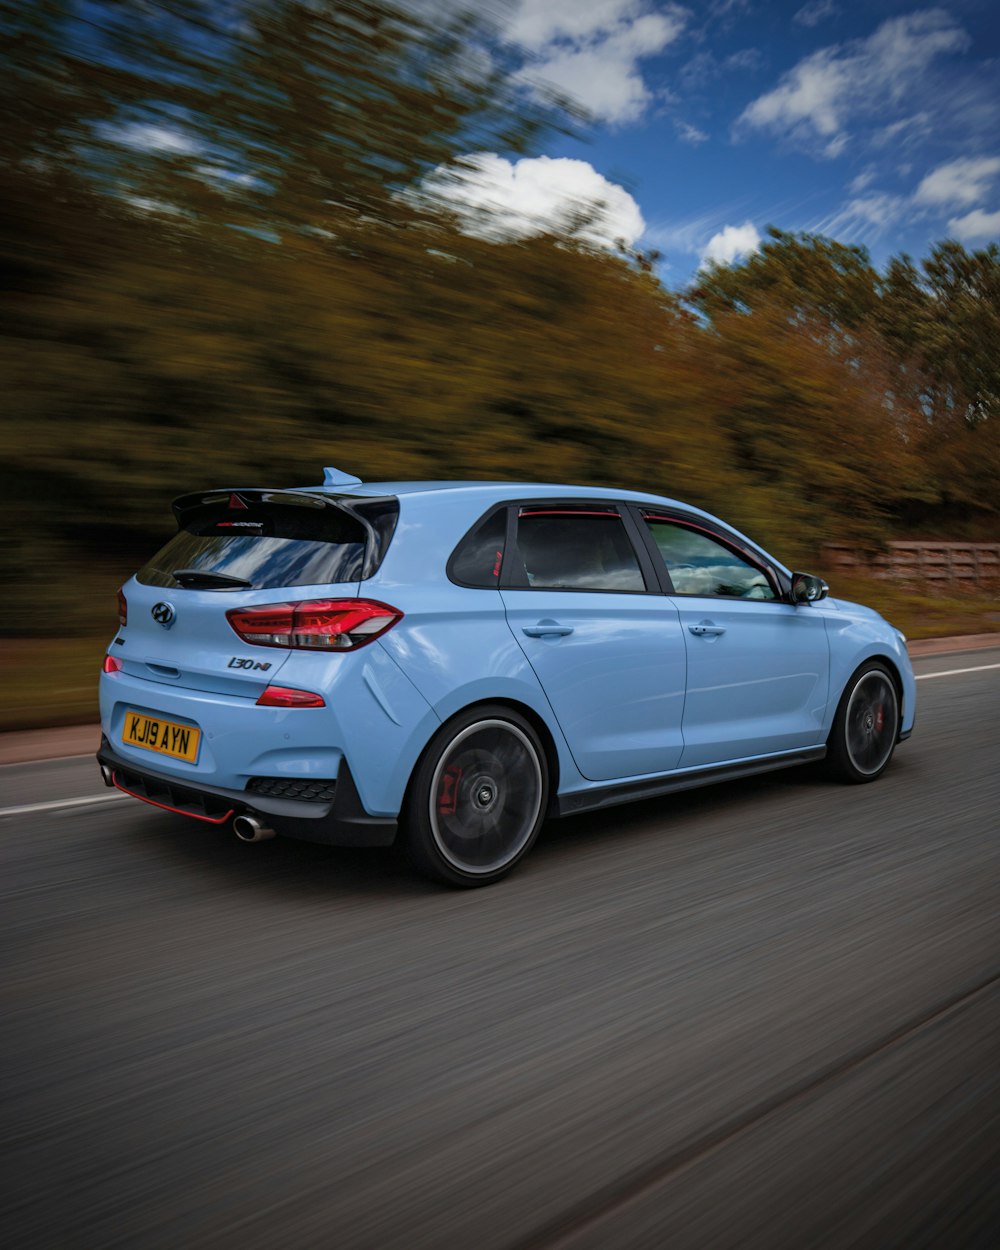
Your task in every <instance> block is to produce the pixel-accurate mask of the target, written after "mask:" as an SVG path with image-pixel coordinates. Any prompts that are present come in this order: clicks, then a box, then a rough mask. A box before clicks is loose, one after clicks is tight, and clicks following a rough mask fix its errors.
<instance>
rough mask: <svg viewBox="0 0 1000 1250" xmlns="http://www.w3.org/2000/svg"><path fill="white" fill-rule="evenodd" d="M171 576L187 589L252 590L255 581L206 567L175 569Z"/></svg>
mask: <svg viewBox="0 0 1000 1250" xmlns="http://www.w3.org/2000/svg"><path fill="white" fill-rule="evenodd" d="M170 576H171V577H172V578H173V579H174V581H175V582H180V584H181V585H182V586H184V587H185V588H186V589H187V590H252V589H253V582H248V581H247V580H246V578H245V577H230V576H229V574H228V573H209V572H208V571H207V570H205V569H174V570H173V572H172V573H171V574H170Z"/></svg>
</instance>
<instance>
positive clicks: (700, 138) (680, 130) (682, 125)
mask: <svg viewBox="0 0 1000 1250" xmlns="http://www.w3.org/2000/svg"><path fill="white" fill-rule="evenodd" d="M674 128H675V129H676V131H677V138H678V139H680V140H681V142H682V143H690V144H691V145H692V147H697V146H698V144H699V143H705V142H706V140H707V139H708V137H709V136H708V135H707V134H706V133H705V131H704V130H699V129H698V127H697V126H692V125H691V123H690V122H684V121H680V120H679V119H678V120H677V121H675V122H674Z"/></svg>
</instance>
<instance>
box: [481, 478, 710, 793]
mask: <svg viewBox="0 0 1000 1250" xmlns="http://www.w3.org/2000/svg"><path fill="white" fill-rule="evenodd" d="M513 523H514V525H515V526H516V530H515V534H514V541H513V544H512V551H511V556H510V557H509V558H505V560H504V566H503V575H502V578H501V595H502V598H503V602H504V606H505V608H506V611H507V621H508V624H509V625H510V628H511V630H512V631H513V634H514V637H515V638H516V639H517V642H518V644H519V645H520V647H521V648H522V650H523V651H524V654H525V655H526V656H527V658H528V661H529V663H530V664H531V666H532V668H533V670H534V672H535V674H536V676H537V677H538V680H539V682H540V684H541V686H542V688H543V690H544V691H545V694H546V696H547V698H548V700H549V703H550V704H551V706H552V709H553V712H554V713H555V716H556V719H557V720H558V722H559V725H560V728H561V729H562V731H563V734H564V735H565V737H566V741H567V743H568V745H569V748H570V751H571V752H572V754H573V759H574V761H575V762H576V765H577V767H578V768H579V770H580V772H581V773H582V774H583V776H584V777H587V778H589V779H591V780H593V781H609V780H613V779H616V778H625V777H635V776H641V775H643V774H646V773H660V772H665V771H667V770H669V769H671V768H674V767H675V766H676V765H677V762H678V760H679V759H680V754H681V748H682V746H683V742H682V739H681V716H682V712H683V706H684V681H685V650H684V641H683V639H682V637H681V629H680V621H679V616H678V612H677V608H676V607H675V606H674V604H673V603H671V601H670V600H669V599H667V598H665V597H664V596H663V594H662V593H660V590H659V587H658V586H657V585H656V583H655V580H654V577H653V574H652V565H651V562H650V561H649V560H648V556H647V555H646V553H645V552H644V551H643V550H642V548H641V545H640V544H637V543H635V542H634V541H633V537H632V535H633V534H634V531H633V530H632V529H631V525H630V524H629V521H628V520H627V519H626V518H625V517H624V516H623V515H622V513H621V512H620V511H619V509H618V508H617V507H616V506H615V505H614V504H613V503H612V504H609V503H608V502H607V501H599V502H595V503H588V502H581V503H579V504H576V503H574V504H566V503H565V502H563V501H543V502H541V503H531V504H524V505H520V506H516V507H515V509H514V520H513Z"/></svg>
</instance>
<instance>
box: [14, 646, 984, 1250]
mask: <svg viewBox="0 0 1000 1250" xmlns="http://www.w3.org/2000/svg"><path fill="white" fill-rule="evenodd" d="M990 666H992V667H990ZM916 667H917V672H918V674H919V675H920V676H921V678H922V680H921V681H920V683H919V686H918V689H919V697H920V708H919V713H918V717H917V729H916V733H915V734H914V737H913V738H912V740H911V741H910V742H908V743H905V744H904V745H903V746H902V747H901V748H900V749H899V751H898V752H897V755H896V758H895V762H894V763H893V765H892V767H891V768H890V770H889V772H888V773H887V774H886V776H885V777H884V778H883V779H882V780H881V781H879V782H878V783H877V784H875V785H872V786H860V787H845V786H838V785H833V784H830V783H828V782H826V781H825V780H824V779H823V778H822V776H821V775H820V774H819V773H818V772H817V771H815V770H808V771H807V770H793V771H789V772H787V773H778V774H773V775H771V776H769V777H764V778H760V779H755V780H750V781H746V782H742V783H739V784H734V785H729V786H725V787H716V788H713V789H709V790H703V791H695V792H690V793H687V794H683V795H680V796H676V797H673V798H669V799H663V800H656V801H652V802H647V803H643V804H640V805H637V806H632V807H622V808H617V809H613V810H611V811H608V812H605V813H599V814H596V815H591V816H588V817H586V818H579V819H575V820H572V821H567V822H563V823H561V824H558V823H557V824H551V825H549V826H548V827H547V829H546V830H545V831H544V832H543V835H542V838H541V840H540V842H539V844H538V846H537V847H536V849H535V850H534V851H533V852H532V854H531V856H530V857H529V858H528V860H527V861H526V862H525V864H524V865H523V867H522V868H521V869H520V870H519V871H518V872H517V873H515V874H514V875H513V876H512V877H511V878H510V879H509V880H507V881H506V882H504V883H503V884H501V885H498V886H495V887H492V888H489V889H486V890H480V891H469V892H462V893H454V892H449V891H448V890H445V889H437V888H435V887H433V886H430V885H428V884H426V883H424V882H423V881H420V880H419V879H416V878H414V877H412V876H411V875H409V873H408V871H407V870H406V868H405V867H404V866H403V865H402V864H401V863H400V862H399V861H398V860H397V858H396V857H395V855H394V854H393V853H391V852H381V851H378V852H374V851H373V852H346V851H337V850H332V849H326V848H321V847H310V846H307V845H297V844H295V843H292V842H283V841H278V840H275V841H271V842H266V843H264V844H262V845H257V846H247V845H243V844H241V843H240V842H238V841H237V840H236V838H234V837H233V836H232V835H231V834H227V833H225V832H221V831H219V830H215V829H211V828H207V827H203V826H201V825H198V824H195V823H194V822H190V821H186V820H184V819H182V818H180V817H174V816H170V815H168V814H166V813H162V812H158V811H155V810H154V809H152V808H148V807H144V806H142V805H140V804H138V803H135V802H132V801H129V800H125V799H121V800H115V799H113V798H112V799H111V800H110V801H107V802H99V803H95V804H92V805H89V806H87V805H78V806H68V807H49V808H47V809H46V810H41V811H34V812H28V813H23V812H21V813H18V812H15V813H13V814H8V815H5V816H3V817H0V848H2V854H3V864H4V867H3V875H2V881H0V890H2V895H3V919H2V923H3V945H2V950H3V956H4V959H5V963H6V969H5V973H4V976H3V987H4V998H5V1000H6V1001H5V1009H4V1012H3V1017H2V1030H3V1039H2V1040H3V1063H2V1074H3V1080H4V1083H5V1086H6V1090H5V1114H4V1126H5V1127H4V1159H3V1170H2V1173H0V1175H2V1178H3V1182H4V1186H3V1187H4V1191H5V1195H6V1197H5V1199H4V1212H3V1224H2V1229H0V1235H2V1236H3V1240H4V1244H5V1245H6V1246H9V1247H18V1248H20V1247H59V1248H63V1247H95V1248H96V1247H100V1248H101V1250H108V1248H110V1247H115V1246H127V1247H171V1248H175V1247H181V1246H183V1247H202V1246H220V1247H226V1246H239V1247H241V1248H243V1250H251V1248H255V1247H273V1246H287V1247H298V1246H317V1247H319V1246H325V1247H337V1248H338V1250H340V1248H343V1250H355V1248H361V1247H365V1248H367V1247H371V1248H372V1250H390V1248H393V1247H408V1248H409V1247H424V1246H427V1247H448V1248H451V1247H454V1248H455V1250H465V1248H467V1247H471V1248H474V1250H491V1248H493V1247H497V1248H501V1247H503V1248H508V1247H509V1248H518V1250H524V1248H527V1247H538V1248H541V1247H556V1246H559V1247H564V1246H565V1247H574V1248H581V1247H593V1248H594V1250H597V1248H608V1247H610V1248H611V1250H617V1248H619V1247H623V1248H631V1247H650V1248H652V1247H680V1248H682V1250H686V1248H687V1247H692V1248H693V1247H698V1248H699V1250H705V1248H707V1250H715V1248H717V1247H730V1246H732V1247H736V1246H740V1247H747V1246H750V1247H769V1248H773V1250H782V1248H783V1247H809V1248H810V1250H812V1248H816V1247H841V1246H871V1247H894V1246H898V1247H907V1248H911V1247H920V1246H927V1247H931V1246H933V1247H948V1250H954V1248H955V1247H979V1246H983V1247H986V1246H996V1245H1000V1188H998V1181H1000V650H993V651H982V652H978V653H965V654H963V655H960V656H957V655H953V656H948V655H945V656H936V657H934V658H933V659H925V660H920V661H918V662H917V666H916ZM976 668H978V669H980V670H981V671H972V672H965V673H964V674H963V673H959V674H955V675H948V676H934V677H931V676H930V674H938V673H948V672H949V671H950V670H953V669H966V670H968V669H976ZM0 785H2V787H3V798H2V799H0V807H3V808H5V809H9V808H12V807H18V806H21V805H28V804H35V803H56V802H59V801H61V800H64V799H72V798H76V797H78V796H97V795H101V794H103V793H104V792H103V791H102V790H101V788H100V786H99V783H98V781H97V778H96V765H94V764H92V763H91V762H90V761H87V760H79V759H74V760H64V761H53V762H50V763H44V764H32V765H12V766H9V767H7V768H4V769H0Z"/></svg>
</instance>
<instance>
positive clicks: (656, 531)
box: [643, 516, 777, 599]
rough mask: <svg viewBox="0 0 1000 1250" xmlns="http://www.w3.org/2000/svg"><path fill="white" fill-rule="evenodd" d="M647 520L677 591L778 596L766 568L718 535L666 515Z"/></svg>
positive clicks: (736, 597)
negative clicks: (694, 527) (683, 523)
mask: <svg viewBox="0 0 1000 1250" xmlns="http://www.w3.org/2000/svg"><path fill="white" fill-rule="evenodd" d="M643 520H644V521H645V522H646V524H647V525H648V526H649V532H650V533H651V534H652V535H653V539H654V541H655V542H656V545H657V547H658V548H659V552H660V555H661V556H662V557H663V562H664V564H665V565H666V566H667V571H668V572H669V574H670V580H671V581H672V582H673V584H674V592H675V593H676V594H678V595H719V596H724V597H726V598H730V599H776V598H777V595H776V594H775V590H774V587H773V586H772V585H771V582H770V581H769V579H768V577H767V574H766V573H765V572H764V570H763V569H761V568H759V567H758V566H757V565H756V564H751V563H750V562H749V561H748V560H744V559H743V558H742V557H741V556H738V555H737V554H736V553H735V552H734V551H732V550H731V549H730V548H729V547H727V546H725V545H724V544H723V543H721V542H719V541H718V540H717V539H715V538H711V537H709V535H708V534H704V533H702V532H701V531H700V530H696V529H691V528H689V527H688V526H686V525H679V524H678V523H677V522H675V521H670V520H667V519H666V518H665V517H654V516H646V517H644V518H643Z"/></svg>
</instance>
